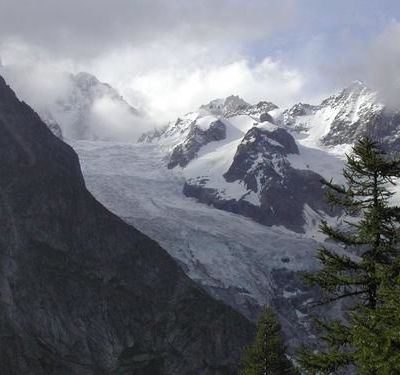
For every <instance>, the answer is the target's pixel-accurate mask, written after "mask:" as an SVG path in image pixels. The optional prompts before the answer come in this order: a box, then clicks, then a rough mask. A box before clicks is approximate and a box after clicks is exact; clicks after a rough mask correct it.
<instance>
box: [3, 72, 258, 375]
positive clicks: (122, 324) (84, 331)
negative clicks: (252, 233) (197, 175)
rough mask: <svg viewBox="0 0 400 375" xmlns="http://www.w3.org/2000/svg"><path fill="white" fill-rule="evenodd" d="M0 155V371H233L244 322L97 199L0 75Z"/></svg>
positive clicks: (247, 327)
mask: <svg viewBox="0 0 400 375" xmlns="http://www.w3.org/2000/svg"><path fill="white" fill-rule="evenodd" d="M0 157H1V160H2V162H1V163H0V174H1V176H2V178H1V179H0V219H1V222H2V224H1V225H0V265H1V269H2V272H1V278H0V301H1V304H0V324H1V327H2V329H1V335H0V363H1V370H2V372H4V373H6V374H10V375H13V374H22V373H30V374H43V375H45V374H60V375H63V374H65V375H67V374H80V375H81V374H88V375H89V374H90V375H92V374H93V375H94V374H96V375H97V374H110V373H123V374H135V375H140V374H146V375H147V374H177V373H179V374H195V373H201V374H215V375H216V374H232V373H234V372H235V369H236V366H237V362H238V360H239V357H240V354H241V350H242V348H243V346H244V345H246V344H247V343H248V342H249V341H250V340H251V337H252V335H253V333H254V327H253V326H252V325H251V324H250V323H249V322H248V321H247V320H246V319H245V318H243V317H242V316H241V315H240V314H238V313H236V312H234V311H233V310H232V309H230V308H228V307H226V306H224V305H223V304H222V303H220V302H216V301H215V300H213V299H212V298H210V297H209V296H208V295H207V294H206V293H205V292H204V291H203V290H202V289H201V288H199V287H198V286H197V285H195V283H194V282H192V281H191V280H190V279H189V278H188V277H186V276H185V275H184V273H183V271H182V270H181V269H180V267H178V266H177V264H176V263H175V262H174V260H173V259H172V258H171V257H170V256H169V255H168V254H167V253H166V252H165V251H164V250H163V249H161V248H160V246H159V245H158V244H157V243H156V242H154V241H152V240H150V239H149V238H148V237H146V236H145V235H144V234H142V233H141V232H139V231H138V230H136V229H135V228H133V227H131V226H129V225H127V224H126V223H125V222H123V221H122V220H121V219H120V218H118V217H117V216H115V215H113V214H111V213H110V212H109V211H107V210H106V209H105V208H104V207H103V206H102V205H101V204H100V203H99V202H98V201H96V200H95V199H94V198H93V196H92V195H91V194H90V193H89V192H88V191H87V190H86V187H85V182H84V179H83V177H82V173H81V169H80V165H79V161H78V157H77V155H76V154H75V152H74V151H73V150H72V148H71V147H70V146H68V145H66V144H65V143H63V142H62V141H61V140H59V139H58V138H56V137H55V136H54V135H53V134H51V132H50V131H49V130H48V129H47V127H46V126H45V124H44V123H43V122H42V121H41V120H40V118H39V116H38V115H37V114H36V113H35V112H34V111H33V110H32V109H31V108H30V107H28V106H27V105H26V104H25V103H23V102H20V101H19V100H18V99H17V98H16V96H15V95H14V93H13V92H12V91H11V90H10V88H9V87H8V86H7V85H6V84H5V82H4V80H3V79H2V78H0Z"/></svg>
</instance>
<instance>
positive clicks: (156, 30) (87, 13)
mask: <svg viewBox="0 0 400 375" xmlns="http://www.w3.org/2000/svg"><path fill="white" fill-rule="evenodd" d="M294 10H295V6H294V1H293V0H252V1H248V0H220V1H215V0H191V1H187V0H173V1H165V0H134V1H132V0H113V1H109V0H84V1H82V0H69V1H54V0H40V1H35V0H5V1H2V2H0V35H1V39H2V40H3V41H4V40H8V39H10V38H14V39H15V38H17V39H20V40H22V41H23V42H26V43H28V44H29V45H33V46H39V47H41V48H44V49H47V50H51V51H52V53H53V54H54V55H58V56H60V57H64V58H65V57H67V58H75V59H82V58H89V57H93V56H97V55H99V54H102V53H104V52H105V51H111V50H114V49H119V48H123V47H125V46H127V45H128V46H134V47H140V46H142V45H143V44H147V43H151V42H153V41H164V40H169V39H170V38H171V37H172V38H178V39H180V40H181V42H182V43H185V42H187V41H196V42H197V43H203V44H207V43H208V42H210V41H211V42H216V41H219V42H221V43H222V42H223V43H228V44H229V43H232V44H236V45H237V44H240V43H242V42H243V41H245V40H252V39H257V38H261V37H265V36H266V35H268V34H270V33H271V32H273V31H275V30H277V29H281V28H282V27H285V26H288V25H289V24H290V23H291V20H292V18H293V16H294V15H293V13H294Z"/></svg>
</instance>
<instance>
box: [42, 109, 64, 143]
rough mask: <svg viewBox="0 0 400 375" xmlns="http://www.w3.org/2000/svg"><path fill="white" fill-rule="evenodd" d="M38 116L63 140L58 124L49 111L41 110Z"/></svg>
mask: <svg viewBox="0 0 400 375" xmlns="http://www.w3.org/2000/svg"><path fill="white" fill-rule="evenodd" d="M40 118H41V119H42V121H43V122H44V123H45V124H46V125H47V127H48V128H49V129H50V130H51V132H52V133H53V134H54V135H55V136H56V137H57V138H60V139H61V140H63V134H62V130H61V127H60V125H59V124H58V122H57V121H56V120H54V118H53V116H52V115H51V113H50V112H47V111H43V112H42V113H41V114H40Z"/></svg>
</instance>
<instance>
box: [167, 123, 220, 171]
mask: <svg viewBox="0 0 400 375" xmlns="http://www.w3.org/2000/svg"><path fill="white" fill-rule="evenodd" d="M225 138H226V126H225V124H224V123H223V122H222V121H220V120H217V121H214V122H212V123H211V124H210V126H209V127H208V128H207V129H206V130H203V129H200V128H199V127H198V126H197V125H196V121H194V122H193V123H192V125H191V129H190V131H189V134H188V135H187V137H186V138H185V140H184V141H183V142H182V143H180V144H178V145H177V146H175V148H174V149H173V150H172V153H171V155H170V158H169V162H168V168H169V169H172V168H175V167H176V166H178V165H179V166H180V167H185V166H186V165H188V163H189V162H190V161H191V160H193V159H194V158H195V157H196V156H197V153H198V152H199V150H200V149H201V147H203V146H205V145H206V144H208V143H210V142H214V141H221V140H223V139H225Z"/></svg>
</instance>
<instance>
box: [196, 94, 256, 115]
mask: <svg viewBox="0 0 400 375" xmlns="http://www.w3.org/2000/svg"><path fill="white" fill-rule="evenodd" d="M248 107H250V104H249V103H247V102H246V101H245V100H243V99H242V98H241V97H240V96H238V95H229V96H227V97H226V98H225V99H214V100H211V101H210V102H209V103H208V104H204V105H202V106H201V107H200V111H204V112H207V113H211V114H213V115H217V116H224V117H229V116H232V115H234V114H236V113H237V112H239V111H242V110H244V109H246V108H248Z"/></svg>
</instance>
